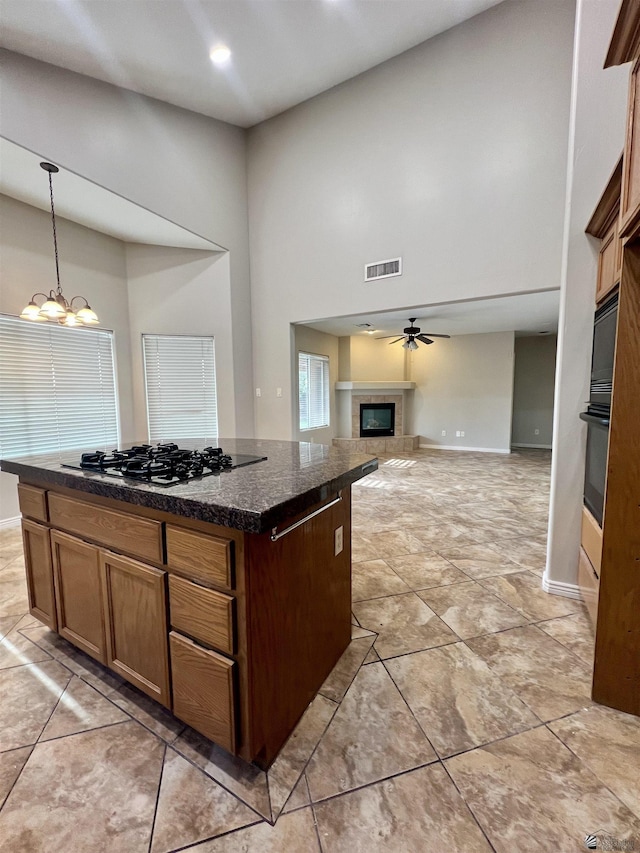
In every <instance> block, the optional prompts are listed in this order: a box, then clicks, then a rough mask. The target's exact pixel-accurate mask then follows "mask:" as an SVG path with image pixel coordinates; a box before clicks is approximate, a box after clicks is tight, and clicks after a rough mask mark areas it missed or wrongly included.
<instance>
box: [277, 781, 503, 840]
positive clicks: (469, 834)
mask: <svg viewBox="0 0 640 853" xmlns="http://www.w3.org/2000/svg"><path fill="white" fill-rule="evenodd" d="M315 812H316V817H317V820H318V831H319V833H320V838H321V840H322V845H323V848H324V850H326V851H328V853H422V851H427V850H433V851H438V853H441V851H442V853H444V851H446V853H490V851H491V848H490V847H489V845H488V844H487V841H486V839H485V838H484V836H483V834H482V832H481V831H480V830H479V829H478V825H477V824H476V822H475V820H474V819H473V817H472V815H471V814H470V812H469V809H468V808H467V806H466V805H465V803H464V801H463V799H462V797H461V796H460V794H459V793H458V792H457V791H456V789H455V786H454V785H453V784H452V782H451V780H450V779H449V777H448V776H447V774H446V772H445V771H444V770H443V768H442V766H441V765H439V764H434V765H431V766H429V767H423V768H421V769H419V770H414V771H412V772H411V773H404V774H403V775H401V776H396V777H395V778H393V779H388V780H386V781H384V782H379V783H378V784H377V785H371V786H369V787H367V788H362V789H360V790H359V791H353V792H352V793H349V794H345V795H343V796H341V797H336V798H335V799H333V800H328V801H327V802H324V803H320V805H317V806H316V807H315ZM283 853H284V851H283ZM300 853H302V851H300ZM512 853H513V851H512Z"/></svg>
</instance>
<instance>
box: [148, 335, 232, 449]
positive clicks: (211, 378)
mask: <svg viewBox="0 0 640 853" xmlns="http://www.w3.org/2000/svg"><path fill="white" fill-rule="evenodd" d="M142 346H143V349H144V373H145V385H146V392H147V421H148V425H149V440H150V441H170V440H173V439H179V438H202V439H204V438H215V437H217V435H218V408H217V402H216V364H215V354H214V346H213V338H209V337H194V336H191V335H143V336H142Z"/></svg>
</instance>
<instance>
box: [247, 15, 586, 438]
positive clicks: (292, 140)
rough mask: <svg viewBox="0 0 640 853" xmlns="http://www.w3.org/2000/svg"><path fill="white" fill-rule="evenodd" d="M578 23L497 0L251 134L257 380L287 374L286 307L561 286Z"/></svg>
mask: <svg viewBox="0 0 640 853" xmlns="http://www.w3.org/2000/svg"><path fill="white" fill-rule="evenodd" d="M573 23H574V8H573V3H572V2H558V0H519V2H509V3H502V4H500V5H498V6H496V7H494V8H493V9H490V10H489V11H487V12H485V13H483V14H481V15H478V16H477V17H475V18H473V19H471V20H469V21H466V22H465V23H463V24H461V25H460V26H457V27H454V28H453V29H451V30H449V31H448V32H446V33H443V34H442V35H440V36H438V37H437V38H435V39H432V40H431V41H429V42H426V43H424V44H422V45H419V46H418V47H416V48H414V49H412V50H410V51H408V52H406V53H404V54H402V55H401V56H398V57H396V58H394V59H392V60H389V61H388V62H386V63H384V64H382V65H380V66H378V67H376V68H374V69H372V70H371V71H368V72H366V73H365V74H362V75H360V76H358V77H356V78H354V79H352V80H350V81H348V82H346V83H344V84H342V85H340V86H337V87H335V88H334V89H331V90H330V91H329V92H326V93H324V94H322V95H320V96H318V97H316V98H314V99H312V100H310V101H308V102H306V103H304V104H301V105H300V106H298V107H295V108H294V109H292V110H289V111H288V112H286V113H284V114H282V115H280V116H278V117H276V118H274V119H272V120H270V121H267V122H264V123H263V124H260V125H258V126H257V127H255V128H253V129H252V130H251V131H250V132H249V161H248V167H249V200H250V204H249V207H250V231H251V270H252V305H253V333H254V369H255V374H256V381H255V384H256V385H258V386H262V385H265V384H266V383H267V381H269V382H271V383H272V384H275V385H278V386H281V387H283V388H285V389H286V388H291V387H292V383H291V357H290V350H289V334H288V330H289V325H290V323H291V322H305V321H311V320H314V319H321V318H326V317H333V316H342V315H348V314H360V313H365V312H369V311H376V310H380V311H382V310H388V309H395V308H403V307H406V306H409V305H427V304H433V303H437V302H441V301H450V300H457V299H468V298H473V297H483V296H491V295H497V294H510V293H514V292H522V291H535V290H539V289H548V288H550V287H557V286H558V285H559V282H560V273H561V248H562V225H563V217H564V188H565V181H566V163H567V132H568V116H569V94H570V81H571V52H572V36H573ZM396 255H401V256H402V257H403V275H402V276H401V277H398V278H392V279H383V280H381V281H378V282H368V283H365V282H364V281H363V265H364V264H365V263H366V262H369V261H375V260H379V259H381V258H389V257H395V256H396ZM293 405H294V400H293V398H291V397H289V398H288V399H285V400H284V403H282V402H281V401H274V400H272V399H271V398H266V397H262V398H261V399H259V400H256V423H257V429H258V433H259V434H260V435H261V436H263V437H265V438H268V437H278V438H283V437H286V436H287V433H290V430H291V415H290V413H291V411H292V407H293Z"/></svg>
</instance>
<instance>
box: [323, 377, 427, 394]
mask: <svg viewBox="0 0 640 853" xmlns="http://www.w3.org/2000/svg"><path fill="white" fill-rule="evenodd" d="M415 387H416V383H415V382H395V381H392V380H388V381H386V382H364V381H361V382H357V381H354V382H336V391H377V392H378V393H380V392H382V391H413V390H414V389H415Z"/></svg>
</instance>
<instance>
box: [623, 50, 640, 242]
mask: <svg viewBox="0 0 640 853" xmlns="http://www.w3.org/2000/svg"><path fill="white" fill-rule="evenodd" d="M639 231H640V59H639V60H638V61H637V62H636V64H635V66H634V68H633V70H632V72H631V84H630V86H629V111H628V114H627V137H626V142H625V148H624V172H623V176H622V209H621V225H620V234H621V236H622V237H623V238H627V237H630V236H632V235H634V234H635V235H637V234H638V232H639Z"/></svg>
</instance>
